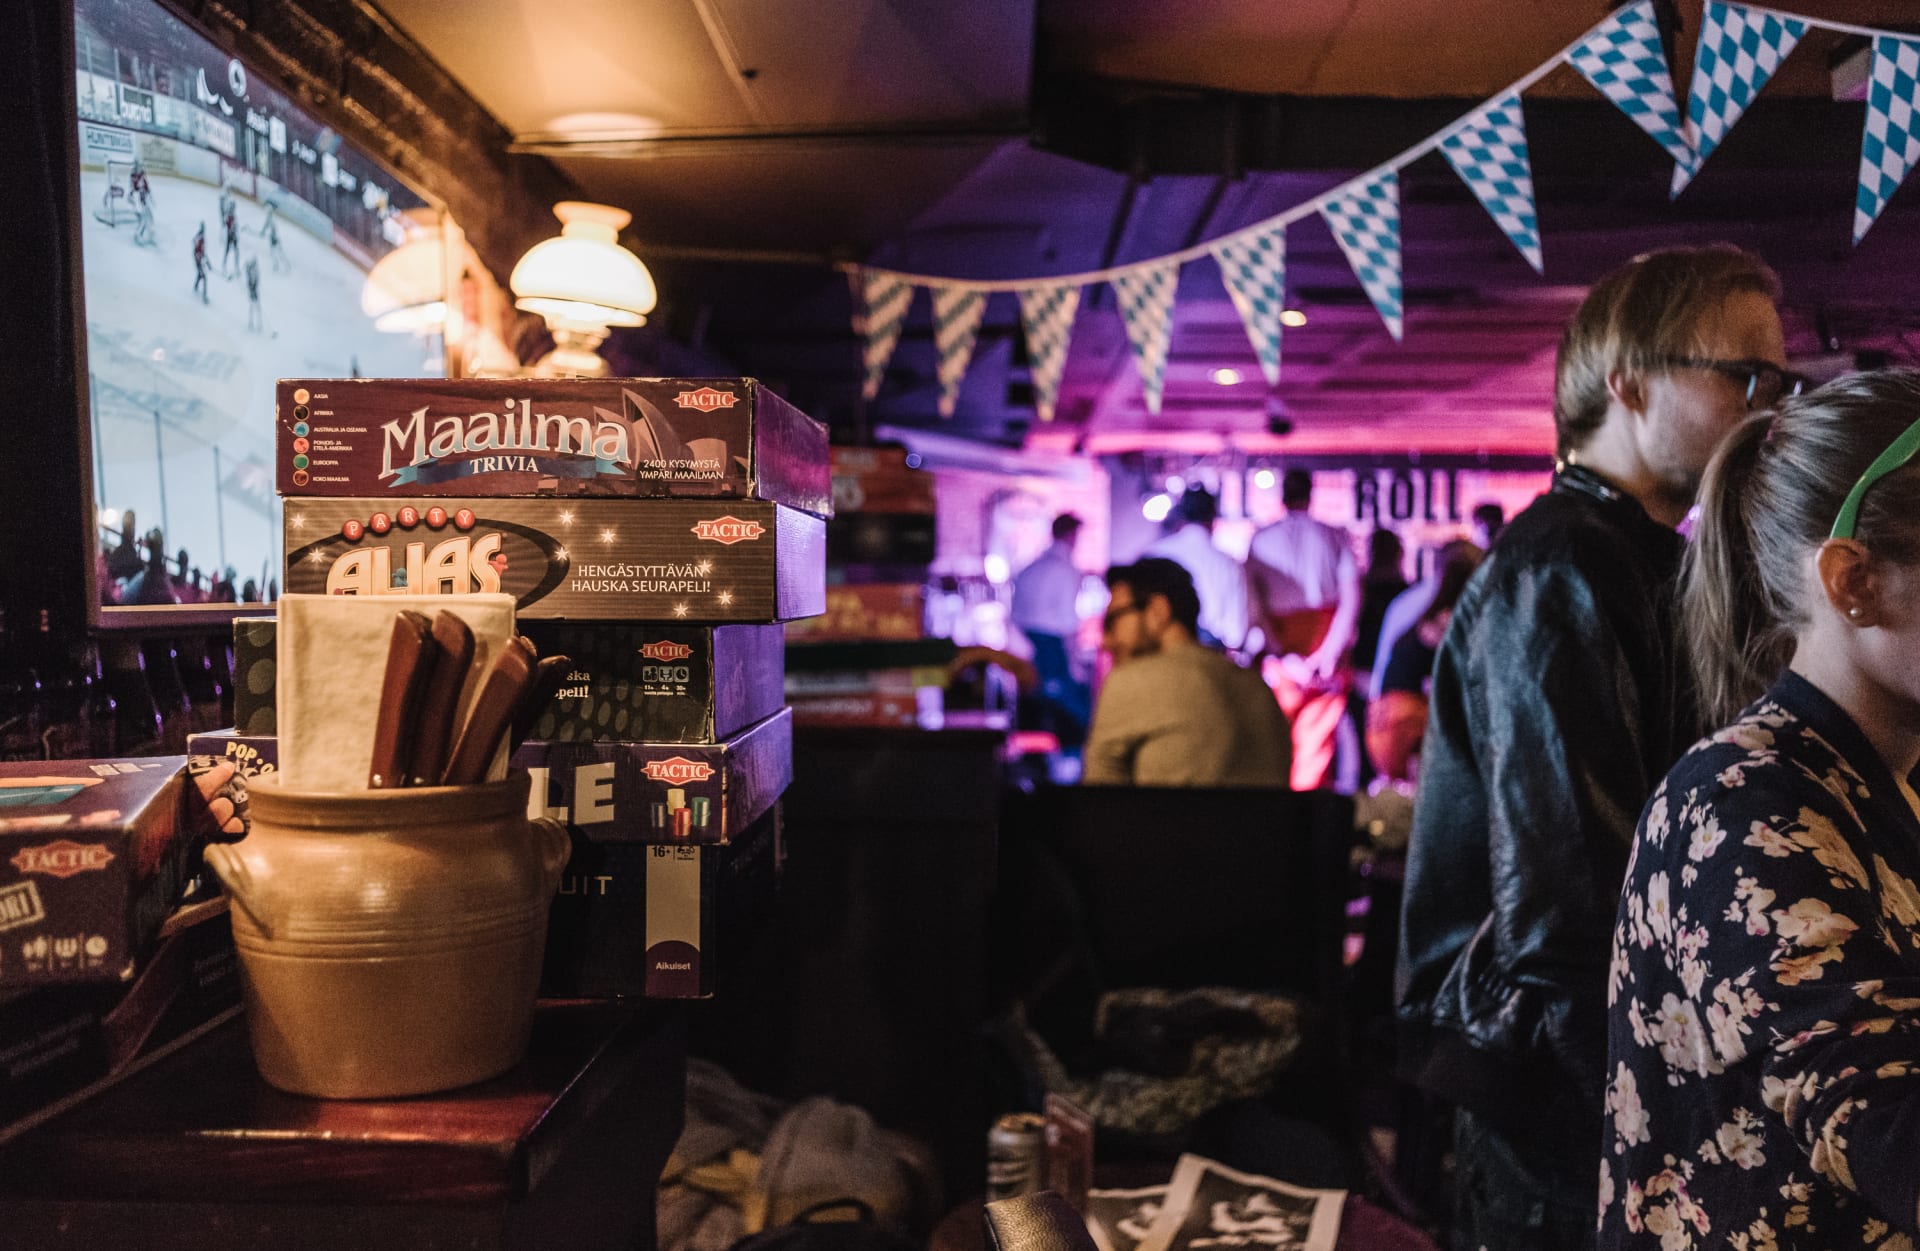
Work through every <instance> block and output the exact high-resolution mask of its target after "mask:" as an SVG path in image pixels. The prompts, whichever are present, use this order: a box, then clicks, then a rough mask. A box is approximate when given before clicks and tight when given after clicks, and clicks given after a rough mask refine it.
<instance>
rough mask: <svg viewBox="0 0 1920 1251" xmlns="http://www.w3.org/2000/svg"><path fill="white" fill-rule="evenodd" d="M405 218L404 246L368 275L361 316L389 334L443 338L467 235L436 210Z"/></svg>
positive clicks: (363, 286)
mask: <svg viewBox="0 0 1920 1251" xmlns="http://www.w3.org/2000/svg"><path fill="white" fill-rule="evenodd" d="M401 216H402V218H403V226H402V229H403V230H404V231H405V238H404V241H403V242H402V243H401V244H400V246H399V247H397V248H395V249H394V250H393V251H391V252H389V253H387V254H386V255H385V256H383V257H381V258H380V259H379V260H378V261H377V262H375V263H374V266H373V268H372V270H370V271H368V273H367V280H366V282H365V283H363V284H361V287H360V311H361V312H363V313H365V314H366V315H367V316H368V317H371V318H373V328H374V329H375V330H379V331H382V332H384V333H386V334H439V333H440V332H441V331H442V330H443V329H445V327H446V324H447V288H448V286H449V285H451V284H450V283H449V281H448V277H449V275H450V274H451V273H453V272H454V269H455V266H456V265H457V264H458V262H457V260H456V259H455V258H457V257H458V256H459V254H460V251H461V249H462V248H464V247H465V245H466V234H465V232H463V231H462V230H461V229H460V227H458V226H456V225H454V222H453V219H452V218H451V217H448V216H446V215H445V214H443V213H441V212H439V211H438V210H437V209H410V210H408V211H407V212H406V213H404V214H402V215H401Z"/></svg>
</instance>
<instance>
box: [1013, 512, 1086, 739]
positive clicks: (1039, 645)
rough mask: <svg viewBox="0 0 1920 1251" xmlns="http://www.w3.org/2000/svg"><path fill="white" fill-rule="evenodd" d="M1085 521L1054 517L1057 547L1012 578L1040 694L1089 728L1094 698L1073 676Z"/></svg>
mask: <svg viewBox="0 0 1920 1251" xmlns="http://www.w3.org/2000/svg"><path fill="white" fill-rule="evenodd" d="M1080 525H1081V522H1080V518H1078V517H1076V516H1074V515H1073V514H1072V513H1061V514H1060V515H1059V516H1058V517H1055V518H1054V519H1053V543H1052V544H1051V545H1050V546H1049V547H1048V548H1047V550H1046V551H1044V552H1041V553H1040V555H1039V556H1037V557H1035V558H1034V560H1033V563H1032V564H1029V565H1028V566H1027V567H1026V568H1025V569H1022V570H1021V571H1020V572H1019V574H1018V575H1017V576H1015V578H1014V579H1013V608H1012V611H1011V613H1010V614H1009V615H1010V616H1011V618H1012V620H1013V624H1014V625H1016V626H1019V627H1020V632H1021V633H1022V634H1024V635H1026V636H1027V641H1028V642H1029V643H1031V644H1032V645H1033V667H1034V669H1035V671H1036V672H1037V673H1038V675H1039V679H1040V694H1041V696H1042V698H1044V699H1046V700H1048V701H1049V702H1051V703H1052V704H1053V705H1055V707H1057V708H1058V709H1059V710H1060V711H1061V712H1062V713H1064V714H1065V715H1066V716H1067V718H1068V719H1069V720H1070V721H1071V722H1072V723H1073V725H1074V727H1075V728H1077V729H1079V730H1084V729H1085V727H1086V724H1087V720H1088V718H1089V716H1090V715H1091V713H1092V708H1093V696H1092V693H1091V692H1090V691H1089V690H1088V688H1087V684H1086V683H1085V682H1083V681H1081V680H1080V679H1079V678H1078V677H1076V676H1075V675H1074V671H1073V661H1072V655H1071V651H1070V648H1071V645H1072V642H1073V636H1074V635H1075V634H1076V633H1078V632H1079V629H1080V614H1079V612H1078V610H1077V609H1075V607H1074V601H1075V600H1076V599H1077V598H1078V597H1079V594H1080V582H1081V579H1082V574H1081V572H1080V570H1079V568H1078V567H1077V566H1075V565H1074V563H1073V544H1074V540H1075V539H1076V538H1077V537H1079V534H1080Z"/></svg>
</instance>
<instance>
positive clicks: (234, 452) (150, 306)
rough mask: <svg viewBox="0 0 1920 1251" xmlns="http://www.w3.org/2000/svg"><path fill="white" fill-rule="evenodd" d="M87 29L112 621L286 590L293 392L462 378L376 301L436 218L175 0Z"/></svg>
mask: <svg viewBox="0 0 1920 1251" xmlns="http://www.w3.org/2000/svg"><path fill="white" fill-rule="evenodd" d="M74 33H75V41H74V42H75V52H76V58H75V60H76V65H75V74H76V78H75V83H76V99H77V103H78V114H79V119H78V120H79V127H80V145H79V148H80V188H79V207H80V219H81V255H82V273H83V293H84V304H85V311H86V327H87V370H88V382H89V386H88V395H89V399H88V409H89V412H88V418H87V419H88V420H89V422H90V424H91V428H92V464H91V471H92V478H93V503H94V506H95V508H96V510H97V512H98V516H99V524H98V527H97V532H98V536H99V537H98V543H97V549H98V557H97V559H96V562H95V574H96V581H97V593H98V597H99V600H100V602H101V603H102V604H103V605H105V606H106V607H105V608H104V609H103V611H102V614H101V621H102V622H103V623H104V624H113V623H114V621H115V619H116V617H126V616H133V615H134V614H121V613H117V612H116V611H115V608H116V607H139V608H148V607H161V606H167V605H175V604H189V605H207V604H215V603H222V602H234V601H248V600H264V599H268V598H271V597H272V595H273V593H274V591H275V589H276V587H277V580H278V571H279V567H280V534H281V527H280V501H279V499H278V497H277V496H276V495H275V494H274V421H273V400H274V383H275V381H276V380H277V379H279V378H283V377H302V378H325V377H435V376H440V375H442V374H443V373H444V367H445V366H444V362H445V355H444V348H443V347H442V344H441V342H440V340H439V338H438V336H437V334H435V333H432V332H428V333H387V332H383V331H382V330H379V329H376V328H375V324H374V322H375V315H376V314H377V313H378V312H380V311H381V310H380V308H379V307H378V306H377V304H376V303H375V302H367V301H363V288H365V286H366V282H367V276H368V274H369V272H370V271H371V270H372V268H373V266H374V265H375V263H376V262H378V261H379V260H380V258H381V257H382V256H384V255H386V254H387V253H389V252H391V251H392V250H393V249H395V248H396V247H397V246H399V244H400V243H402V242H403V241H404V239H405V233H404V230H403V225H404V221H405V219H404V218H403V217H402V214H403V213H405V212H407V211H408V210H416V209H424V208H427V207H428V206H427V205H426V203H425V201H424V200H422V198H421V197H419V196H418V195H415V194H413V193H412V192H411V191H409V190H408V189H407V188H405V187H403V186H401V185H399V184H398V182H397V181H396V180H395V179H394V177H393V176H392V175H391V174H390V173H388V172H387V171H386V170H385V169H383V168H382V167H381V166H380V165H379V164H377V163H376V162H375V161H374V160H372V159H371V158H370V157H368V156H366V155H365V154H363V153H361V152H359V151H357V150H356V149H355V148H354V147H353V146H352V145H350V144H348V143H345V142H343V141H342V139H341V137H340V135H339V134H338V133H336V132H335V131H333V130H331V129H329V128H328V127H326V126H324V125H322V124H321V123H319V122H318V121H316V120H315V119H314V118H313V117H311V116H310V115H309V114H307V113H306V112H304V111H302V110H301V109H300V108H299V107H297V106H296V105H294V104H293V102H292V101H291V100H290V99H289V98H288V96H287V95H286V94H285V93H283V92H281V91H279V90H278V89H276V88H275V87H273V86H271V85H270V84H268V83H266V82H263V81H261V80H260V79H259V78H257V77H256V76H255V75H254V74H253V73H252V71H251V70H250V69H249V68H248V66H247V65H245V64H244V63H243V62H241V61H239V60H236V59H234V58H232V57H230V56H228V55H227V54H226V53H225V52H223V51H221V50H220V49H219V48H218V47H216V46H215V45H214V44H213V43H212V42H210V41H209V40H207V39H206V38H205V37H203V36H202V35H200V34H199V33H198V32H197V31H195V30H194V29H193V28H192V27H190V26H188V25H187V24H185V23H184V22H182V21H181V20H179V19H178V18H176V17H174V16H173V15H172V14H171V13H169V12H167V11H166V10H165V9H164V8H162V7H161V6H160V4H159V3H157V0H75V5H74Z"/></svg>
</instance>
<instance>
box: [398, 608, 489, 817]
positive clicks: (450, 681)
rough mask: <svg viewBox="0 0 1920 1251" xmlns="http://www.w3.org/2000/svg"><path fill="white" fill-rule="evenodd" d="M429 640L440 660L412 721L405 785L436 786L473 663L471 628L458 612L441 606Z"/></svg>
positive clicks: (445, 762)
mask: <svg viewBox="0 0 1920 1251" xmlns="http://www.w3.org/2000/svg"><path fill="white" fill-rule="evenodd" d="M433 641H434V642H435V643H437V644H439V646H440V662H439V663H438V664H437V665H435V666H434V669H433V680H432V681H431V682H429V683H428V684H427V693H426V697H425V698H424V699H423V700H422V701H421V705H420V715H419V717H418V718H417V719H416V722H415V725H416V729H415V731H414V736H413V744H412V749H411V751H409V753H408V760H407V765H406V778H407V780H406V785H408V786H433V785H436V784H438V783H439V781H440V776H441V774H443V773H445V772H446V769H447V759H448V757H449V755H450V754H451V749H452V747H453V732H454V729H455V727H456V725H457V723H458V719H459V716H460V692H461V691H462V690H463V689H464V688H465V686H466V682H467V670H468V669H470V668H471V667H472V666H473V648H474V643H473V629H472V627H470V626H469V625H467V623H466V621H465V620H463V619H462V618H461V617H460V615H459V614H458V613H451V612H447V611H446V610H445V609H442V610H441V611H440V612H438V613H436V614H435V615H434V618H433Z"/></svg>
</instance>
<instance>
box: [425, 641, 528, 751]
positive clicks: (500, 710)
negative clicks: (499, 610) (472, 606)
mask: <svg viewBox="0 0 1920 1251" xmlns="http://www.w3.org/2000/svg"><path fill="white" fill-rule="evenodd" d="M538 661H539V654H538V653H537V652H535V651H534V648H533V644H532V643H530V642H528V641H527V640H526V638H525V637H523V636H521V635H517V634H516V635H515V636H514V637H513V638H511V639H509V640H507V645H506V646H505V647H503V648H501V649H500V655H499V656H497V657H496V658H495V659H494V662H493V667H492V669H490V670H488V672H487V680H486V682H485V683H484V684H483V685H482V686H481V687H480V696H479V698H478V699H476V700H474V702H473V711H472V712H470V713H468V714H467V723H466V725H464V726H462V727H461V729H460V737H459V739H457V740H456V741H455V742H454V745H453V755H452V758H451V759H450V760H448V762H447V767H446V770H445V772H443V773H442V774H441V776H440V784H441V785H442V786H471V785H473V784H474V783H476V782H484V781H486V778H487V766H488V765H490V764H492V763H493V756H494V753H495V752H496V751H497V750H498V749H499V747H500V740H501V739H502V738H503V737H505V735H506V733H507V729H508V727H510V726H511V725H512V724H513V714H514V713H515V712H516V711H518V710H519V708H520V703H521V701H522V700H523V699H524V698H525V696H526V692H527V688H528V686H530V685H531V684H532V682H533V676H534V666H535V664H536V663H537V662H538Z"/></svg>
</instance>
